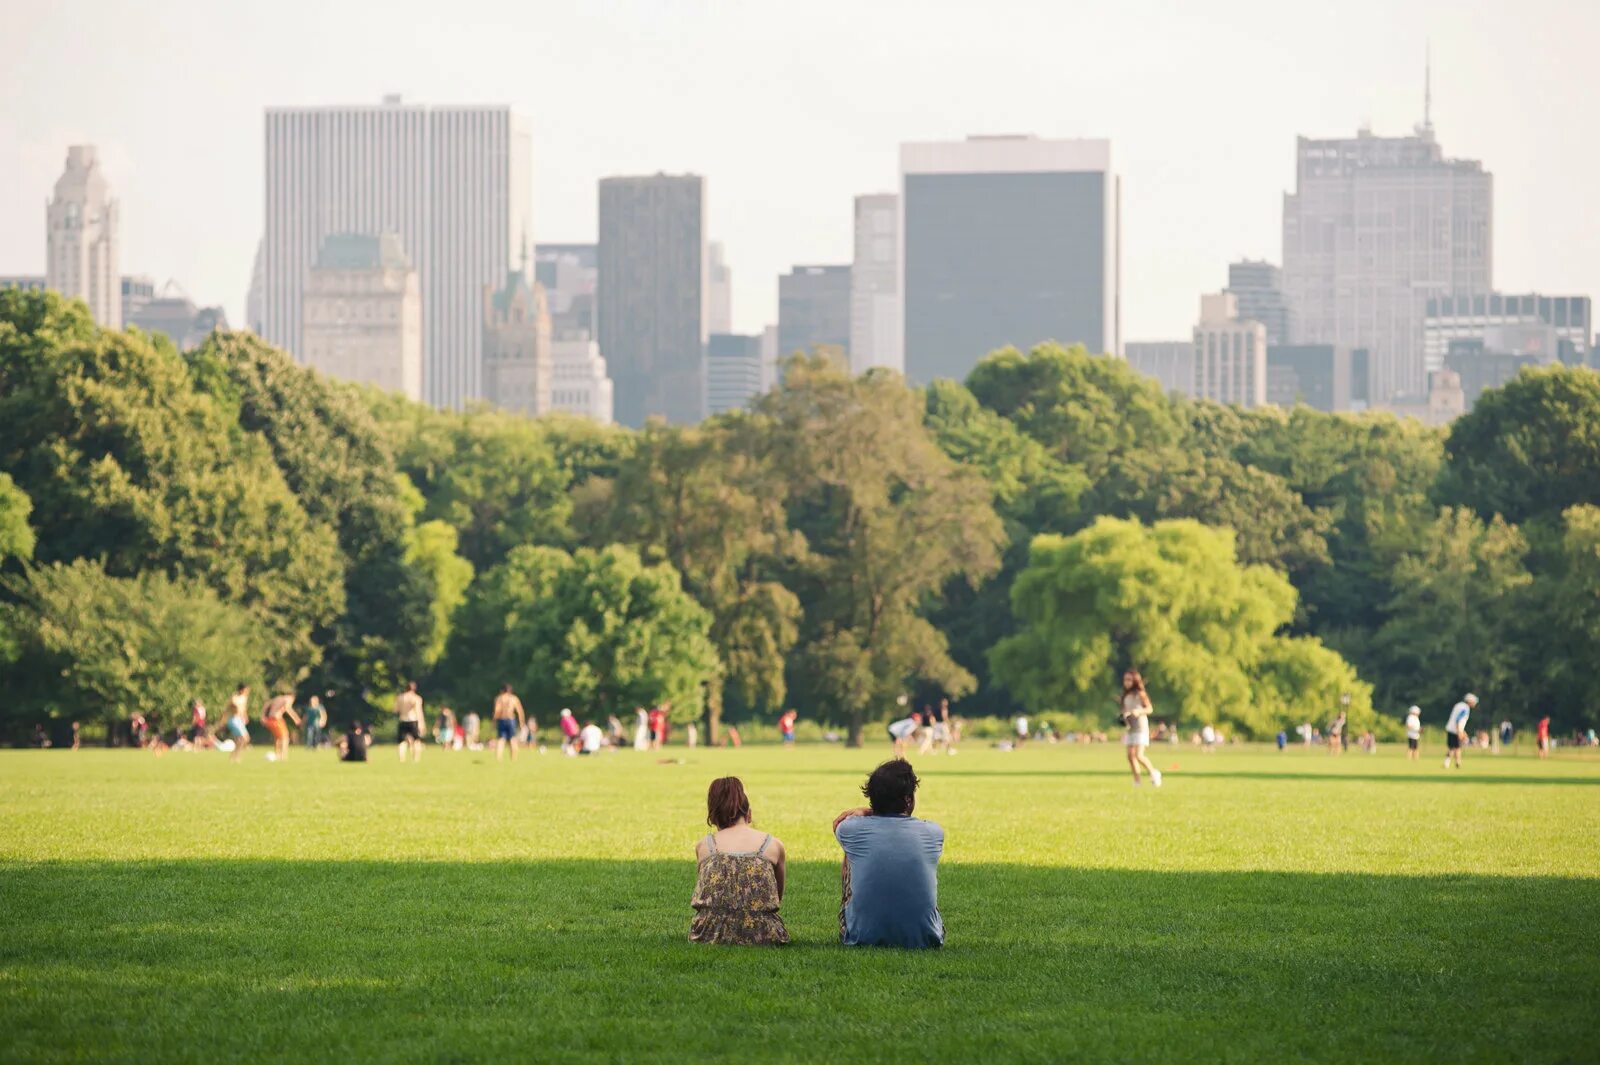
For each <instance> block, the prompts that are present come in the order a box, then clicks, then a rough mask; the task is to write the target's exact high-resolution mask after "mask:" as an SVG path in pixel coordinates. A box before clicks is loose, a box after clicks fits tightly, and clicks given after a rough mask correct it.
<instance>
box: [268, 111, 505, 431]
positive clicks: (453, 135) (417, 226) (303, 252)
mask: <svg viewBox="0 0 1600 1065" xmlns="http://www.w3.org/2000/svg"><path fill="white" fill-rule="evenodd" d="M532 170H533V146H532V138H531V137H530V136H529V134H528V130H527V127H526V124H525V123H524V122H523V120H522V119H521V118H520V117H519V116H517V115H514V114H513V113H512V112H511V109H510V108H508V107H504V106H474V107H426V106H421V105H416V104H402V103H401V101H400V98H399V97H397V96H391V97H386V98H385V100H384V102H383V103H382V104H381V105H378V106H372V107H314V108H271V109H269V110H268V111H267V128H266V179H267V180H266V186H267V206H266V228H265V231H264V234H263V237H262V250H261V267H262V268H261V294H262V296H261V307H262V322H261V324H262V335H263V336H264V337H266V339H267V340H269V341H271V342H272V343H274V344H277V345H280V346H282V347H285V348H288V349H289V350H290V351H293V352H295V353H296V354H298V353H299V349H300V346H301V343H302V339H303V337H302V319H303V310H302V307H303V299H304V287H305V283H306V277H307V273H308V271H309V270H310V268H311V266H312V264H313V263H314V262H315V260H316V255H317V249H318V248H319V247H321V245H322V241H323V240H324V239H325V238H326V237H328V236H329V235H330V234H333V233H364V234H369V235H376V234H379V233H395V234H398V235H399V237H400V239H401V242H402V244H403V245H404V247H405V248H406V251H407V253H408V254H409V256H410V257H411V260H412V262H413V264H414V265H415V267H416V270H417V274H418V280H419V282H420V286H421V292H422V330H423V343H422V396H423V399H424V400H425V401H426V402H428V403H432V404H434V405H435V406H440V407H460V406H462V405H463V404H465V403H467V402H468V401H470V400H474V399H478V398H481V397H482V395H483V380H482V378H483V374H482V370H483V329H482V324H483V321H482V319H483V290H484V287H485V286H498V285H499V284H500V283H501V282H502V281H503V280H504V279H505V276H506V272H507V271H508V270H510V269H512V268H513V267H514V266H515V264H516V260H517V257H518V256H519V255H520V253H521V249H522V247H523V243H524V241H531V240H532V235H533V234H532V201H533V186H532Z"/></svg>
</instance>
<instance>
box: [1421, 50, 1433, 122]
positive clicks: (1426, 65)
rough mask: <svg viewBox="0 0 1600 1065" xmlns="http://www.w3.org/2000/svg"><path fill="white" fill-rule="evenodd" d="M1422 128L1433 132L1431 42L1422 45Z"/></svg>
mask: <svg viewBox="0 0 1600 1065" xmlns="http://www.w3.org/2000/svg"><path fill="white" fill-rule="evenodd" d="M1422 128H1423V129H1425V130H1427V131H1428V132H1430V133H1431V132H1433V42H1432V41H1429V42H1428V43H1427V44H1426V45H1425V46H1424V51H1423V60H1422Z"/></svg>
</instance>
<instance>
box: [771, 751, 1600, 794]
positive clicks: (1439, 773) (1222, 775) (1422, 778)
mask: <svg viewBox="0 0 1600 1065" xmlns="http://www.w3.org/2000/svg"><path fill="white" fill-rule="evenodd" d="M1118 753H1119V757H1120V752H1118ZM1195 757H1196V758H1197V759H1201V760H1200V761H1198V762H1194V763H1190V768H1186V769H1183V770H1172V773H1173V777H1174V779H1176V778H1177V777H1178V776H1179V775H1180V774H1181V775H1182V776H1186V777H1196V778H1198V777H1204V778H1206V779H1210V780H1311V781H1317V782H1319V783H1328V784H1338V783H1341V782H1346V781H1348V782H1350V783H1353V784H1373V783H1378V784H1535V785H1551V786H1553V787H1579V788H1593V787H1600V774H1596V775H1595V776H1593V777H1502V776H1493V777H1490V776H1476V775H1474V774H1473V773H1471V772H1470V771H1462V772H1455V771H1446V770H1444V769H1442V768H1441V769H1437V770H1435V771H1434V772H1432V773H1404V774H1400V773H1341V772H1337V771H1331V772H1327V773H1307V772H1286V773H1273V772H1268V771H1263V770H1245V769H1224V770H1218V771H1213V770H1210V769H1205V768H1199V769H1196V768H1193V766H1194V765H1199V766H1202V767H1203V766H1204V765H1205V762H1204V760H1203V759H1204V757H1205V756H1204V755H1196V756H1195ZM1150 760H1151V761H1152V762H1154V763H1155V765H1156V768H1157V769H1163V767H1165V766H1166V765H1167V764H1168V763H1169V762H1170V761H1171V757H1169V756H1164V754H1163V752H1161V751H1152V752H1150ZM910 761H911V762H912V763H913V764H914V765H916V766H917V767H918V772H919V773H920V774H924V775H926V776H930V777H932V776H940V777H1004V778H1006V779H1010V778H1012V777H1120V778H1123V779H1127V777H1128V769H1127V766H1126V765H1115V764H1114V765H1113V766H1111V767H1110V768H1106V769H994V770H989V769H945V768H944V765H945V763H944V762H942V761H940V760H938V759H936V758H928V759H922V760H918V758H917V757H916V756H915V755H912V756H911V757H910ZM876 764H877V763H876V762H873V763H872V765H876ZM870 771H871V766H869V767H868V768H867V769H863V770H858V769H767V768H764V767H763V768H762V769H761V770H760V773H761V775H762V776H775V777H781V776H807V777H818V776H842V777H860V778H861V779H862V780H865V779H866V778H867V773H868V772H870ZM1163 771H1166V770H1164V769H1163Z"/></svg>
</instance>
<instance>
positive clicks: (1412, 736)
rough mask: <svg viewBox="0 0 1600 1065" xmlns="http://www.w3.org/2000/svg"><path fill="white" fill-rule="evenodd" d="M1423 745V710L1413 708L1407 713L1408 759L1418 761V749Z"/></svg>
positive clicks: (1417, 707)
mask: <svg viewBox="0 0 1600 1065" xmlns="http://www.w3.org/2000/svg"><path fill="white" fill-rule="evenodd" d="M1421 745H1422V708H1421V707H1419V706H1413V707H1412V708H1411V709H1410V710H1407V711H1406V758H1407V759H1408V760H1409V761H1412V762H1415V761H1416V760H1417V757H1418V755H1417V748H1418V747H1419V746H1421Z"/></svg>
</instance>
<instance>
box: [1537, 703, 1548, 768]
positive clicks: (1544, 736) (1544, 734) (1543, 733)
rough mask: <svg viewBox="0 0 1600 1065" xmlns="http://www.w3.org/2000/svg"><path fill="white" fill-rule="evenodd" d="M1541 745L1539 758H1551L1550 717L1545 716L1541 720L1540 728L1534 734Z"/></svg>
mask: <svg viewBox="0 0 1600 1065" xmlns="http://www.w3.org/2000/svg"><path fill="white" fill-rule="evenodd" d="M1534 735H1535V737H1536V739H1537V740H1538V743H1539V757H1540V758H1549V757H1550V717H1549V715H1548V714H1547V715H1545V716H1544V717H1541V718H1540V719H1539V727H1538V729H1537V730H1536V731H1535V733H1534Z"/></svg>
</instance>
